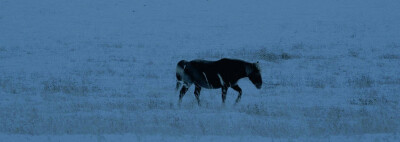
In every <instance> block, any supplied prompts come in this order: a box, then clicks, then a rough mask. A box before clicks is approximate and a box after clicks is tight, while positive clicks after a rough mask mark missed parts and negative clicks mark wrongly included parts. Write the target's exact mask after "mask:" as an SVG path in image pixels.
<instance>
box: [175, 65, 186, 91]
mask: <svg viewBox="0 0 400 142" xmlns="http://www.w3.org/2000/svg"><path fill="white" fill-rule="evenodd" d="M186 63H187V61H185V60H181V61H179V62H178V64H177V65H176V87H175V91H178V89H179V88H180V87H181V85H182V82H183V78H182V77H183V75H184V70H185V67H186Z"/></svg>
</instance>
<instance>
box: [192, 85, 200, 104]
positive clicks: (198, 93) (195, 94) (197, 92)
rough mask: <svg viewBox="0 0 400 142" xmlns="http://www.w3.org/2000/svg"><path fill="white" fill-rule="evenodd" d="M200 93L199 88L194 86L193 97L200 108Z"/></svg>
mask: <svg viewBox="0 0 400 142" xmlns="http://www.w3.org/2000/svg"><path fill="white" fill-rule="evenodd" d="M200 91H201V87H200V86H198V85H196V88H195V90H194V96H195V97H196V100H197V105H199V106H200Z"/></svg>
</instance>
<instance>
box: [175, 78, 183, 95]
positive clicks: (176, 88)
mask: <svg viewBox="0 0 400 142" xmlns="http://www.w3.org/2000/svg"><path fill="white" fill-rule="evenodd" d="M181 85H182V83H181V82H180V81H177V82H176V87H175V92H176V91H178V90H179V88H180V87H181Z"/></svg>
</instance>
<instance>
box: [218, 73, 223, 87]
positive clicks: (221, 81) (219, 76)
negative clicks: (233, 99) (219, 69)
mask: <svg viewBox="0 0 400 142" xmlns="http://www.w3.org/2000/svg"><path fill="white" fill-rule="evenodd" d="M217 75H218V78H219V82H220V83H221V86H224V84H225V82H224V80H223V79H222V77H221V75H219V73H218V74H217Z"/></svg>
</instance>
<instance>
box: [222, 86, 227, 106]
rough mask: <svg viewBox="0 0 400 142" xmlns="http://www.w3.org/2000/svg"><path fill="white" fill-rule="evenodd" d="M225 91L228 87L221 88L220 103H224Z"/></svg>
mask: <svg viewBox="0 0 400 142" xmlns="http://www.w3.org/2000/svg"><path fill="white" fill-rule="evenodd" d="M227 91H228V87H222V103H225V99H226V92H227Z"/></svg>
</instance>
